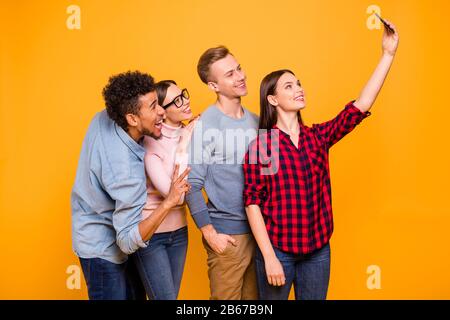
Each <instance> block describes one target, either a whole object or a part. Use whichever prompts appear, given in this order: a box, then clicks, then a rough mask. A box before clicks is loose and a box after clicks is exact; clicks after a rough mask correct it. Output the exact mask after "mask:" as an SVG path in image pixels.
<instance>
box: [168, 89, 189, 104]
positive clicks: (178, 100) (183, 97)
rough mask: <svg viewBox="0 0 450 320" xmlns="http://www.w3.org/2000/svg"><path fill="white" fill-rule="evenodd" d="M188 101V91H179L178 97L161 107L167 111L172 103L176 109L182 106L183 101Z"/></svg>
mask: <svg viewBox="0 0 450 320" xmlns="http://www.w3.org/2000/svg"><path fill="white" fill-rule="evenodd" d="M188 99H189V91H188V90H187V89H186V88H185V89H183V90H181V94H180V95H179V96H176V97H175V98H174V99H173V100H172V101H171V102H169V103H168V104H166V105H163V106H162V108H163V109H167V108H168V107H170V105H171V104H172V103H173V104H174V105H175V106H176V107H177V108H181V107H182V106H183V104H184V101H185V100H188Z"/></svg>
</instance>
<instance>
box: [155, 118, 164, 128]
mask: <svg viewBox="0 0 450 320" xmlns="http://www.w3.org/2000/svg"><path fill="white" fill-rule="evenodd" d="M162 123H163V119H161V120H159V121H157V122H156V123H155V127H157V128H161V127H162Z"/></svg>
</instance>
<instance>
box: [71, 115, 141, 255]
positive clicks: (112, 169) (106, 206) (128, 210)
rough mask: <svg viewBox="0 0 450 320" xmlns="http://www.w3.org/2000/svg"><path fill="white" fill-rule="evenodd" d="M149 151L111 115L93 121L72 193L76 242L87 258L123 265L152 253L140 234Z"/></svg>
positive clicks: (82, 152) (73, 234) (73, 227)
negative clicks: (138, 254) (136, 253)
mask: <svg viewBox="0 0 450 320" xmlns="http://www.w3.org/2000/svg"><path fill="white" fill-rule="evenodd" d="M144 155H145V149H144V148H143V147H142V146H141V145H139V144H138V143H136V142H135V141H134V140H133V139H132V138H131V137H130V136H129V135H128V134H127V133H126V132H125V131H124V130H123V129H122V128H121V127H120V126H118V125H117V124H116V123H115V122H113V121H112V120H111V119H110V118H109V117H108V115H107V113H106V110H104V111H102V112H99V113H98V114H97V115H96V116H95V117H94V119H93V120H92V122H91V124H90V126H89V129H88V132H87V134H86V137H85V138H84V141H83V146H82V149H81V155H80V159H79V163H78V170H77V175H76V179H75V184H74V186H73V189H72V197H71V206H72V241H73V249H74V251H75V253H76V254H77V255H78V256H79V257H81V258H102V259H105V260H108V261H110V262H113V263H123V262H125V261H126V260H127V254H131V253H133V252H134V251H136V250H137V249H138V248H140V247H146V244H145V243H144V242H143V241H142V238H141V236H140V233H139V230H138V224H139V222H140V221H141V211H142V209H143V208H144V205H145V203H146V200H147V191H146V177H145V169H144Z"/></svg>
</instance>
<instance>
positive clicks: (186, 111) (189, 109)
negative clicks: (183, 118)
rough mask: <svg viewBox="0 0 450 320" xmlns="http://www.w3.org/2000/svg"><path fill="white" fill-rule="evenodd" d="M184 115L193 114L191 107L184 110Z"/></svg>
mask: <svg viewBox="0 0 450 320" xmlns="http://www.w3.org/2000/svg"><path fill="white" fill-rule="evenodd" d="M182 112H183V113H188V114H189V113H191V112H192V111H191V107H187V108H186V109H184V110H183V111H182Z"/></svg>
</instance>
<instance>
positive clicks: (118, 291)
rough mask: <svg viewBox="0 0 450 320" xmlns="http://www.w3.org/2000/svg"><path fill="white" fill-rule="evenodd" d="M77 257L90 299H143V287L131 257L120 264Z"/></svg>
mask: <svg viewBox="0 0 450 320" xmlns="http://www.w3.org/2000/svg"><path fill="white" fill-rule="evenodd" d="M79 259H80V264H81V268H82V270H83V274H84V278H85V280H86V285H87V288H88V295H89V299H90V300H145V289H144V287H143V286H142V283H141V282H140V279H139V274H138V272H137V270H136V266H135V265H134V262H133V261H132V260H131V259H128V261H127V262H125V263H122V264H115V263H112V262H109V261H107V260H104V259H100V258H89V259H84V258H79Z"/></svg>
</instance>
